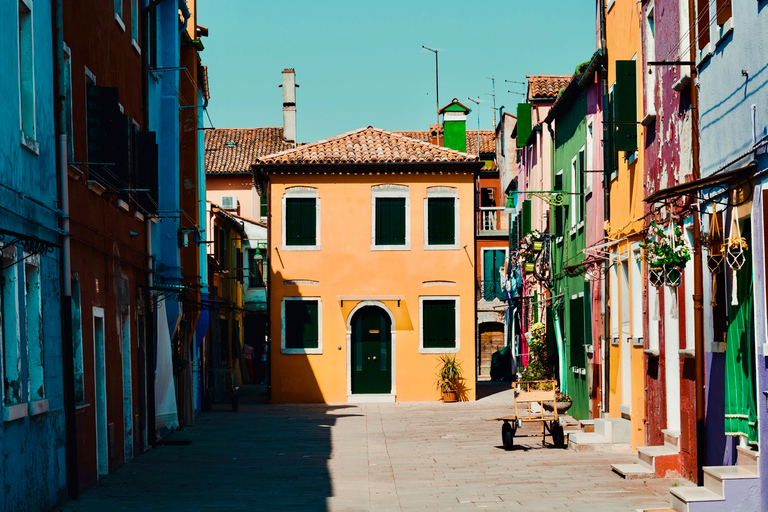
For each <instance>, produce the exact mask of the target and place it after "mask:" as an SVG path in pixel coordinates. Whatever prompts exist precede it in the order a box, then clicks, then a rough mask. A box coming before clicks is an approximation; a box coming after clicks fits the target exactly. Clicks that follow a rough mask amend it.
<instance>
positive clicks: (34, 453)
mask: <svg viewBox="0 0 768 512" xmlns="http://www.w3.org/2000/svg"><path fill="white" fill-rule="evenodd" d="M52 15H53V14H52V11H51V2H34V3H33V2H32V0H20V1H17V2H16V1H15V2H3V3H2V4H1V5H0V64H2V69H3V73H0V97H2V98H4V100H3V108H2V109H0V253H1V254H2V258H1V259H2V265H1V266H0V268H1V269H2V270H0V272H1V273H2V279H1V280H0V284H1V285H0V379H1V380H2V383H3V385H2V387H0V403H1V405H2V417H0V485H1V486H2V488H3V491H2V492H0V510H48V509H50V508H51V507H53V506H54V505H56V503H57V502H59V501H60V500H61V499H64V498H65V497H66V485H67V480H66V470H65V468H66V454H65V446H66V445H65V438H66V429H65V415H64V398H63V378H62V364H61V360H62V325H61V315H62V309H61V290H60V282H61V280H60V262H61V250H60V241H61V240H60V235H61V231H60V229H59V217H60V210H59V209H58V199H57V185H56V184H57V183H58V178H57V172H56V169H57V167H56V138H55V132H54V103H53V99H54V90H53V87H54V84H53V81H52V80H51V79H50V76H51V73H52V70H53V69H54V68H53V40H52V36H53V30H52V26H53V25H52V23H53V20H52Z"/></svg>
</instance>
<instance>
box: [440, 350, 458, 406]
mask: <svg viewBox="0 0 768 512" xmlns="http://www.w3.org/2000/svg"><path fill="white" fill-rule="evenodd" d="M440 363H441V365H442V366H441V367H440V372H439V373H438V386H439V388H440V391H441V392H442V394H443V402H456V401H457V400H458V393H457V389H458V383H459V380H460V379H461V366H459V363H458V362H457V361H456V357H455V356H452V355H451V354H442V355H441V356H440Z"/></svg>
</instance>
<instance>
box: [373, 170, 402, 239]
mask: <svg viewBox="0 0 768 512" xmlns="http://www.w3.org/2000/svg"><path fill="white" fill-rule="evenodd" d="M409 214H410V201H409V198H408V187H407V186H405V185H392V184H385V185H375V186H373V187H372V188H371V249H372V250H407V249H410V248H411V247H410V245H411V242H410V220H409Z"/></svg>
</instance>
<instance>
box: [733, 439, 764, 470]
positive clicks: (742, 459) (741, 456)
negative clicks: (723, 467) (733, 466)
mask: <svg viewBox="0 0 768 512" xmlns="http://www.w3.org/2000/svg"><path fill="white" fill-rule="evenodd" d="M736 450H737V453H738V462H737V464H738V465H739V466H741V467H742V468H744V469H746V470H748V471H751V472H753V473H755V474H756V475H759V474H760V470H759V467H760V466H759V464H758V461H759V460H760V452H759V451H758V450H752V449H751V448H748V447H746V446H737V447H736Z"/></svg>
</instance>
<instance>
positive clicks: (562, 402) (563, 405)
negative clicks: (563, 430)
mask: <svg viewBox="0 0 768 512" xmlns="http://www.w3.org/2000/svg"><path fill="white" fill-rule="evenodd" d="M571 405H573V398H571V397H570V396H569V395H566V394H565V393H561V392H559V391H558V392H556V393H555V403H554V407H557V414H558V415H559V414H565V413H566V412H567V411H568V409H570V408H571ZM542 407H544V410H545V411H551V410H552V409H553V404H552V402H544V403H542Z"/></svg>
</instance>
